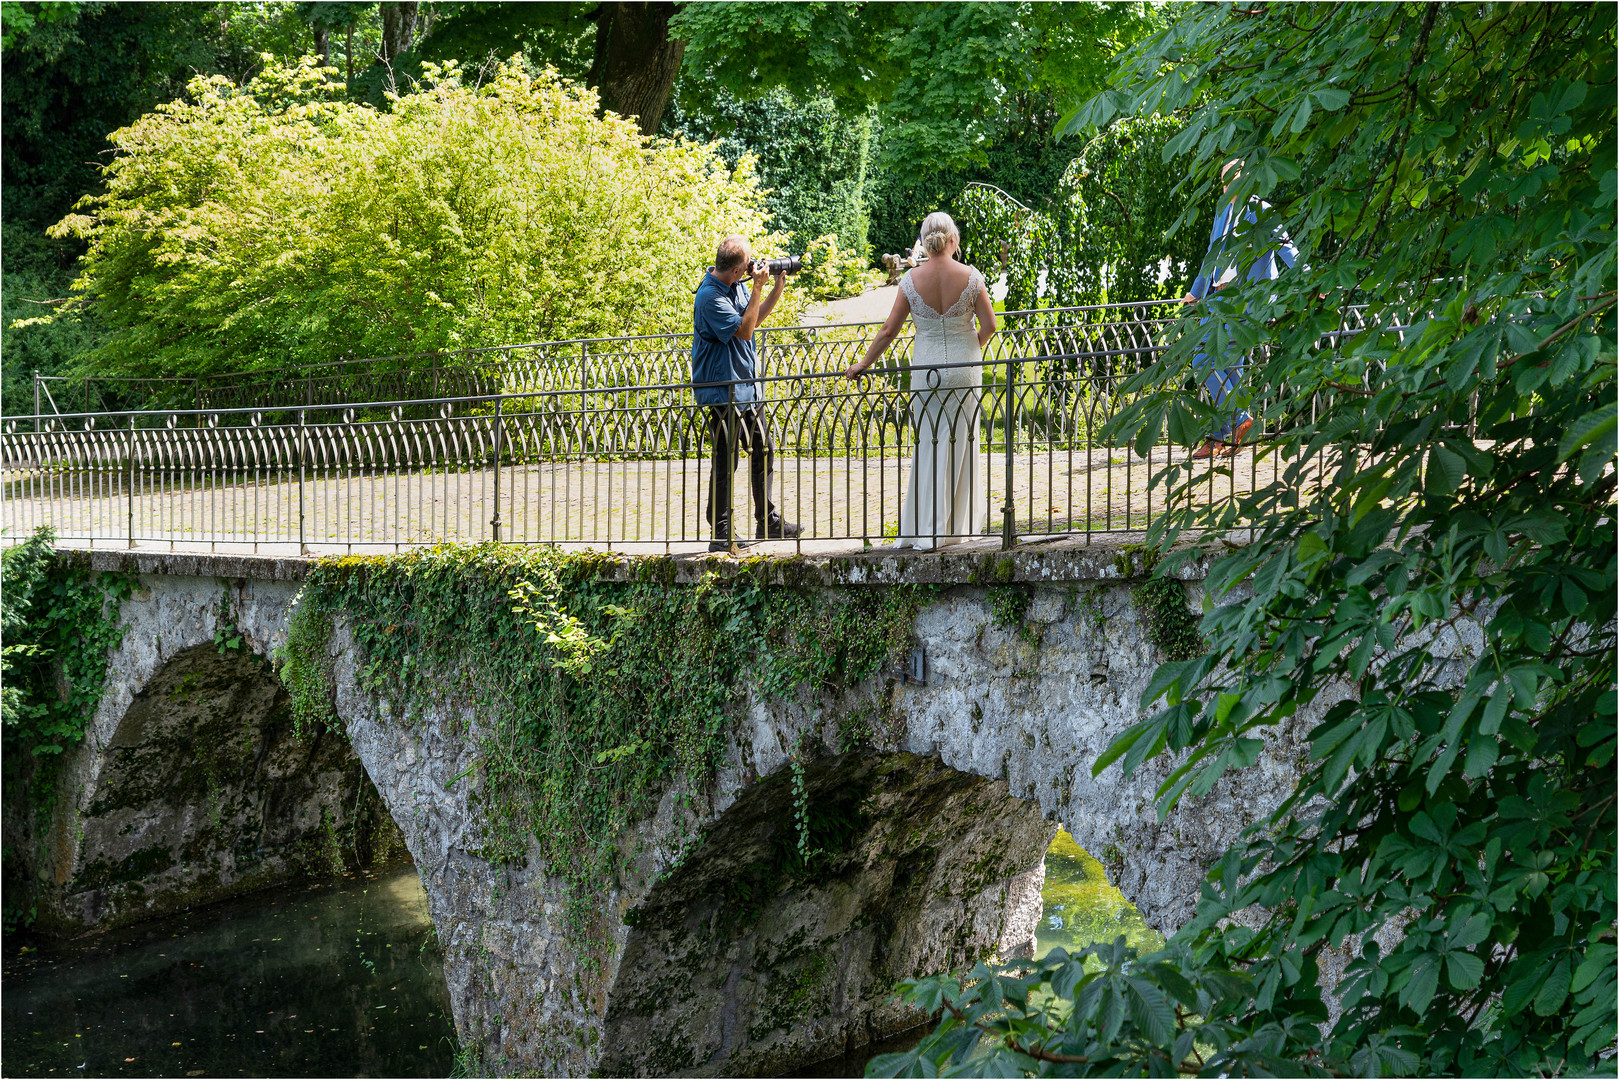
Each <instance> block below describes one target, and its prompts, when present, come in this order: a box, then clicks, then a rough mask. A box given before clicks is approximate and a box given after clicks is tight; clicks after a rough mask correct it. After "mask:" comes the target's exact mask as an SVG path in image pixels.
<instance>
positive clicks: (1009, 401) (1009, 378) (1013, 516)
mask: <svg viewBox="0 0 1619 1080" xmlns="http://www.w3.org/2000/svg"><path fill="white" fill-rule="evenodd" d="M1016 414H1017V362H1016V361H1015V360H1014V359H1013V358H1012V357H1010V356H1009V357H1007V358H1006V397H1005V402H1004V404H1003V405H1002V406H1001V421H1002V422H1003V423H1004V424H1005V425H1006V502H1004V503H1003V504H1001V550H1003V551H1007V550H1010V549H1011V548H1012V547H1014V546H1015V545H1016V544H1017V506H1016V503H1015V501H1014V500H1013V498H1012V478H1013V468H1012V438H1013V434H1012V428H1013V426H1014V423H1015V420H1016Z"/></svg>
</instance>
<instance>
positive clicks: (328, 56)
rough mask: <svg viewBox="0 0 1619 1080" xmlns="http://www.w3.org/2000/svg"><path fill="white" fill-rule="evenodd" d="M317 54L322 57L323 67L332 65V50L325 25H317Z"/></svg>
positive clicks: (321, 63)
mask: <svg viewBox="0 0 1619 1080" xmlns="http://www.w3.org/2000/svg"><path fill="white" fill-rule="evenodd" d="M315 55H316V56H318V57H320V66H321V67H330V66H331V63H332V50H331V45H330V41H329V39H328V37H327V34H326V28H325V27H324V26H317V27H315Z"/></svg>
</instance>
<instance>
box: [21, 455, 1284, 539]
mask: <svg viewBox="0 0 1619 1080" xmlns="http://www.w3.org/2000/svg"><path fill="white" fill-rule="evenodd" d="M1169 453H1170V451H1169V450H1168V449H1158V450H1155V451H1154V452H1153V454H1152V456H1151V459H1150V460H1147V459H1143V458H1139V457H1136V456H1135V455H1134V454H1132V453H1131V452H1129V451H1128V450H1120V449H1114V450H1102V449H1095V450H1090V451H1085V450H1079V451H1057V452H1036V453H1020V454H1016V455H1014V456H1013V459H1012V472H1013V476H1012V482H1011V489H1012V495H1013V505H1014V508H1015V516H1016V521H1017V530H1018V532H1019V534H1020V535H1022V536H1027V537H1036V536H1052V535H1078V536H1080V537H1089V536H1092V535H1096V534H1112V533H1135V532H1141V531H1143V530H1145V529H1146V528H1147V527H1148V525H1149V524H1150V522H1151V521H1152V520H1153V519H1154V518H1156V517H1157V516H1158V515H1159V514H1161V513H1162V511H1163V492H1162V490H1161V489H1156V490H1155V489H1152V488H1151V487H1150V484H1149V479H1150V476H1151V475H1152V474H1153V473H1155V472H1157V471H1158V470H1160V469H1162V468H1163V467H1164V466H1165V465H1166V464H1167V463H1168V462H1169ZM1175 453H1176V454H1177V456H1178V455H1181V454H1184V451H1175ZM978 463H979V469H980V473H979V476H980V481H979V482H980V483H981V484H982V485H983V486H984V488H985V489H986V490H987V492H988V496H989V499H988V502H989V507H990V520H988V521H987V522H985V523H984V532H985V534H986V535H987V536H993V537H997V538H998V536H999V534H1000V531H1001V527H1002V516H1001V507H1002V506H1003V505H1004V503H1005V496H1006V490H1007V477H1006V459H1005V458H1004V457H1003V456H1000V455H995V456H989V455H983V456H980V457H979V458H978ZM1223 464H1224V466H1225V468H1222V469H1220V470H1218V471H1212V470H1210V469H1209V468H1208V467H1207V466H1199V467H1198V473H1199V475H1200V476H1201V477H1203V478H1204V481H1205V482H1204V484H1201V485H1200V486H1199V492H1200V494H1201V496H1202V497H1203V498H1206V499H1223V498H1229V497H1230V496H1231V495H1232V494H1233V492H1234V491H1235V492H1239V493H1240V492H1243V491H1249V490H1252V489H1253V488H1254V487H1255V486H1256V485H1258V486H1263V485H1265V484H1268V483H1270V482H1271V481H1272V480H1273V479H1274V477H1275V474H1276V466H1275V462H1274V459H1266V460H1264V461H1257V460H1256V458H1255V455H1254V454H1253V453H1252V452H1247V453H1244V454H1241V455H1239V456H1238V457H1237V458H1235V459H1227V460H1226V461H1225V462H1224V463H1223ZM909 473H910V459H909V456H908V455H906V456H901V455H899V454H893V455H891V456H888V457H884V458H872V459H865V460H861V459H851V458H842V457H825V456H823V457H808V456H803V457H785V458H780V459H778V460H777V462H776V488H775V490H776V498H777V501H778V503H779V505H780V507H781V511H782V513H783V514H784V515H785V516H786V517H788V518H789V519H791V520H796V521H798V522H800V523H801V524H802V525H803V526H804V541H805V544H809V545H813V546H811V547H807V548H805V550H821V549H822V548H826V550H843V549H847V548H849V547H850V546H851V544H852V546H854V547H856V548H858V547H861V546H863V541H864V540H865V539H867V538H869V539H870V540H871V541H873V542H875V543H882V542H884V539H885V538H891V537H893V536H895V535H896V534H897V531H898V522H899V515H900V508H901V507H902V506H903V504H904V498H905V485H906V482H907V480H908V477H909ZM747 475H748V463H747V462H745V461H744V462H742V464H741V467H740V468H739V469H738V470H737V472H736V481H737V485H736V489H737V498H738V500H739V503H738V511H739V512H738V515H737V516H738V518H739V520H741V521H744V522H749V523H751V521H752V520H753V514H752V510H751V507H750V506H749V495H748V483H747ZM5 479H6V483H5V491H4V494H5V498H4V503H3V514H0V524H3V526H4V529H5V533H4V535H5V537H6V538H8V539H9V538H15V537H20V536H24V535H27V534H28V533H30V532H32V531H33V530H34V529H35V528H36V527H38V526H40V525H47V524H48V525H50V526H52V527H53V528H54V529H55V530H56V532H57V535H58V536H59V537H60V538H61V539H62V540H64V541H68V542H73V543H93V544H94V546H97V547H101V546H126V545H127V544H128V543H129V539H130V536H131V534H133V536H134V539H135V541H136V544H137V546H141V547H149V546H153V545H157V546H161V547H164V548H170V547H172V548H173V549H174V550H181V549H197V548H201V549H204V550H209V549H215V548H219V547H220V546H221V545H227V546H229V547H231V548H239V547H240V546H242V545H246V546H248V547H251V548H253V549H254V550H260V549H262V550H265V551H277V550H281V549H283V548H286V547H289V546H290V547H291V548H292V549H293V550H296V549H297V546H298V544H299V542H300V539H301V540H302V543H303V544H304V545H306V546H307V547H308V548H310V549H311V550H315V551H345V550H366V549H392V548H396V547H399V546H407V545H414V544H427V543H435V542H441V541H479V540H487V539H489V538H490V537H491V536H492V535H493V533H494V528H493V526H492V524H491V519H492V518H493V517H494V516H495V515H494V507H495V485H496V477H495V472H494V470H493V469H489V468H483V469H446V470H435V471H422V470H414V471H384V470H372V469H353V470H341V471H328V472H320V473H315V472H313V471H311V472H310V473H308V474H306V476H305V480H304V482H303V484H302V485H300V484H299V483H298V478H297V474H296V472H290V474H289V473H288V472H283V471H279V470H278V471H276V472H274V473H268V472H266V473H251V472H246V471H230V472H227V473H225V474H223V475H218V476H209V475H201V474H187V473H180V472H172V473H165V474H162V475H159V476H156V477H150V478H143V479H140V480H138V481H137V483H136V485H135V486H134V490H133V492H131V491H130V490H128V489H126V488H125V486H124V482H125V481H124V476H123V474H122V473H121V472H120V471H119V470H117V469H116V468H110V469H107V470H105V471H101V472H72V473H67V472H58V473H54V474H50V475H43V476H42V475H39V474H34V475H32V476H23V475H20V474H17V473H10V474H7V476H6V478H5ZM499 484H500V498H499V506H500V519H501V526H500V539H502V540H504V541H509V542H518V543H551V544H559V545H564V546H569V547H572V546H596V547H612V548H614V549H628V550H641V549H644V550H647V551H649V552H650V551H677V550H681V551H683V550H687V549H688V548H690V549H693V550H695V549H700V548H701V547H703V546H704V544H705V543H706V539H707V536H708V528H707V525H706V523H705V521H704V518H703V509H704V501H705V498H706V491H707V485H708V462H707V459H706V457H705V458H703V459H701V460H695V459H691V458H687V459H666V460H629V461H594V460H592V461H565V462H554V463H545V464H535V465H515V466H507V467H505V468H503V469H501V470H500V478H499ZM131 496H133V497H131ZM827 545H830V547H827ZM799 546H803V545H799Z"/></svg>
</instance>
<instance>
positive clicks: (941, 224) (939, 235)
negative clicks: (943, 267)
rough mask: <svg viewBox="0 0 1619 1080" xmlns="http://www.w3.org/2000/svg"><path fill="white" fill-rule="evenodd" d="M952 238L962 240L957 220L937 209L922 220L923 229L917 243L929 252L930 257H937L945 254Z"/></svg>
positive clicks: (957, 241) (957, 240) (958, 241)
mask: <svg viewBox="0 0 1619 1080" xmlns="http://www.w3.org/2000/svg"><path fill="white" fill-rule="evenodd" d="M952 239H954V240H955V241H956V243H958V244H959V243H960V242H961V230H959V229H957V228H956V222H955V220H954V219H953V218H951V216H950V215H949V214H947V213H945V212H944V211H943V210H935V211H933V213H931V214H929V215H928V216H927V217H926V218H924V219H923V220H922V231H921V233H919V234H918V235H917V237H916V242H917V244H918V245H919V246H920V247H921V248H922V250H923V251H925V252H927V253H928V258H930V259H937V258H938V257H939V256H940V255H943V254H944V248H945V245H946V244H948V243H949V242H950V241H951V240H952Z"/></svg>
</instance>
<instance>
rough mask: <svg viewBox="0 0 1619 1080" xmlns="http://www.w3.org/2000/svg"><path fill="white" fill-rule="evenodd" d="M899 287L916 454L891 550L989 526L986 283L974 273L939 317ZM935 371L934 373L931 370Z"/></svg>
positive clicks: (911, 288)
mask: <svg viewBox="0 0 1619 1080" xmlns="http://www.w3.org/2000/svg"><path fill="white" fill-rule="evenodd" d="M899 287H900V288H901V289H902V290H904V292H905V299H906V300H908V301H910V305H911V323H912V325H913V326H914V327H915V333H916V337H915V344H914V345H913V346H912V349H911V430H912V432H913V433H914V434H915V436H916V453H915V454H914V456H913V457H912V459H911V479H910V484H909V485H908V486H907V487H906V489H905V507H904V509H903V510H902V511H901V512H900V518H899V539H898V540H896V541H895V542H894V546H895V547H902V548H903V547H914V548H934V547H943V546H944V545H946V544H958V543H960V542H961V541H963V540H966V539H969V538H971V537H973V536H976V535H978V534H979V533H980V532H981V531H982V530H983V528H984V524H985V522H987V521H988V520H989V495H988V492H987V491H985V487H984V485H985V480H986V479H987V473H986V466H985V464H984V462H983V460H982V458H981V457H980V454H979V451H980V447H979V445H978V444H979V438H980V436H979V431H980V424H981V422H982V415H981V412H980V409H981V405H980V398H981V396H982V386H983V382H984V376H983V369H982V368H979V367H977V366H971V367H946V366H944V365H953V364H970V365H977V364H978V358H979V352H978V330H977V327H976V326H975V325H974V320H973V316H974V312H975V302H976V301H977V299H978V290H980V289H982V288H983V287H984V278H983V276H982V275H981V274H979V273H978V271H977V270H974V271H973V272H972V274H971V275H970V276H969V277H968V279H967V287H966V288H964V289H963V290H962V291H961V297H960V298H959V299H958V300H957V301H956V302H955V303H954V304H951V305H950V307H949V308H947V309H946V310H945V311H944V312H943V313H940V312H937V311H934V310H933V309H932V308H931V307H929V306H928V305H927V302H926V301H924V300H923V299H922V297H921V296H919V295H918V294H917V291H916V286H915V285H913V284H912V283H911V275H910V274H906V275H905V276H904V277H902V278H900V282H899ZM929 369H937V370H929Z"/></svg>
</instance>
